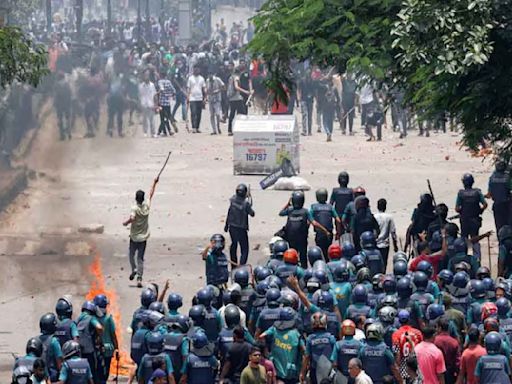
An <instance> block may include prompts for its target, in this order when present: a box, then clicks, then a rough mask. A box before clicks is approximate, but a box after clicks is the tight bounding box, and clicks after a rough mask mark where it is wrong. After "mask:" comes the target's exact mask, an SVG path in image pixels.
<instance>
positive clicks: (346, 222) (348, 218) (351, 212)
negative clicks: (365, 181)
mask: <svg viewBox="0 0 512 384" xmlns="http://www.w3.org/2000/svg"><path fill="white" fill-rule="evenodd" d="M353 194H354V200H352V201H350V202H349V203H348V204H347V205H346V206H345V210H344V211H343V215H342V216H341V222H342V223H343V227H344V229H345V231H346V232H351V231H352V225H351V224H352V218H353V217H354V216H355V215H356V213H357V210H356V200H357V199H358V198H360V197H364V196H365V195H366V191H365V189H364V188H363V187H361V186H359V187H356V188H354V190H353Z"/></svg>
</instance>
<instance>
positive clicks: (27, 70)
mask: <svg viewBox="0 0 512 384" xmlns="http://www.w3.org/2000/svg"><path fill="white" fill-rule="evenodd" d="M46 62H47V53H46V48H45V47H44V46H43V45H40V44H35V43H34V42H33V41H32V40H30V39H29V38H28V37H27V36H26V35H25V34H24V33H23V32H22V31H21V30H20V29H19V28H17V27H10V26H9V27H3V28H0V86H1V87H2V88H5V87H6V86H8V85H9V84H11V83H12V82H14V81H19V82H22V83H28V84H31V85H33V86H37V85H38V84H39V81H40V80H41V78H42V77H43V76H44V75H45V74H46V73H47V72H48V70H47V66H46Z"/></svg>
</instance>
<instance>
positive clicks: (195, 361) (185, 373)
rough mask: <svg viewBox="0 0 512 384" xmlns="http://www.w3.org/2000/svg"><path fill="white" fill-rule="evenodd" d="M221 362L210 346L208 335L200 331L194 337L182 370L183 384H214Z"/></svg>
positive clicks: (181, 381)
mask: <svg viewBox="0 0 512 384" xmlns="http://www.w3.org/2000/svg"><path fill="white" fill-rule="evenodd" d="M218 368H219V362H218V360H217V359H216V358H215V356H214V355H213V351H212V350H211V349H210V348H209V346H208V337H206V335H205V334H204V333H203V332H198V333H196V334H195V335H194V337H193V338H192V348H191V350H190V353H189V355H188V356H187V359H186V360H185V363H184V364H183V369H182V371H181V374H182V375H181V380H180V383H181V384H214V383H215V372H216V371H217V369H218Z"/></svg>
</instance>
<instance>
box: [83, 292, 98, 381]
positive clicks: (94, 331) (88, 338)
mask: <svg viewBox="0 0 512 384" xmlns="http://www.w3.org/2000/svg"><path fill="white" fill-rule="evenodd" d="M95 314H96V305H95V304H94V303H93V302H92V301H85V302H84V304H83V305H82V313H81V314H80V316H79V317H78V319H77V320H76V327H77V329H78V337H79V343H80V348H81V351H82V357H83V358H84V359H87V361H88V362H89V366H90V367H91V371H92V375H93V378H94V382H98V381H99V377H98V371H99V367H98V366H97V356H98V352H99V346H100V345H101V344H102V343H101V335H102V333H103V327H102V325H101V324H100V322H99V321H98V319H97V318H96V316H95Z"/></svg>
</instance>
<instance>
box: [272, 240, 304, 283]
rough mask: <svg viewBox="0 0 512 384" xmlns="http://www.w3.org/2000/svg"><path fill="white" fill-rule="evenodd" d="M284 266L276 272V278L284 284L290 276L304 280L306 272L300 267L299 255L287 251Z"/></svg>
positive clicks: (289, 250) (293, 251) (290, 250)
mask: <svg viewBox="0 0 512 384" xmlns="http://www.w3.org/2000/svg"><path fill="white" fill-rule="evenodd" d="M283 262H284V263H283V264H282V265H281V266H279V267H278V268H277V270H276V272H275V274H276V277H277V278H278V279H279V281H280V282H281V283H282V282H283V281H286V279H288V277H290V276H296V277H297V278H298V279H302V278H304V270H303V269H302V268H301V267H299V266H298V265H297V264H298V263H299V254H298V252H297V251H296V250H295V249H293V248H290V249H287V250H286V251H285V253H284V255H283Z"/></svg>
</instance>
